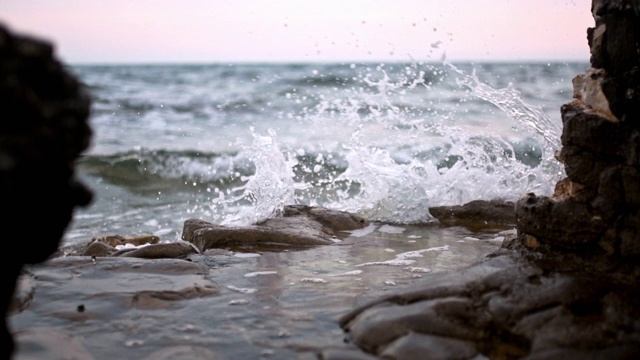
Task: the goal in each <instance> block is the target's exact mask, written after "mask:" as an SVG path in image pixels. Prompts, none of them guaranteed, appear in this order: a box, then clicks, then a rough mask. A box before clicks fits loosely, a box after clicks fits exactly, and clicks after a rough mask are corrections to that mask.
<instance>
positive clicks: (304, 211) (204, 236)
mask: <svg viewBox="0 0 640 360" xmlns="http://www.w3.org/2000/svg"><path fill="white" fill-rule="evenodd" d="M367 225H368V223H367V221H366V220H364V219H363V218H361V217H359V216H357V215H354V214H350V213H347V212H343V211H336V210H330V209H324V208H317V207H310V206H303V205H291V206H286V207H285V209H284V212H283V216H282V217H277V218H272V219H268V220H266V221H264V222H261V223H259V224H256V225H248V226H224V225H215V224H212V223H209V222H206V221H204V220H198V219H189V220H187V221H185V223H184V229H183V232H182V238H183V239H184V240H186V241H188V242H190V243H192V244H194V245H195V246H196V247H197V248H198V249H199V250H200V251H201V252H204V251H205V250H207V249H212V248H224V247H243V246H282V247H311V246H318V245H331V244H335V243H336V242H340V241H341V240H340V238H339V236H344V234H341V231H346V230H355V229H360V228H363V227H365V226H367Z"/></svg>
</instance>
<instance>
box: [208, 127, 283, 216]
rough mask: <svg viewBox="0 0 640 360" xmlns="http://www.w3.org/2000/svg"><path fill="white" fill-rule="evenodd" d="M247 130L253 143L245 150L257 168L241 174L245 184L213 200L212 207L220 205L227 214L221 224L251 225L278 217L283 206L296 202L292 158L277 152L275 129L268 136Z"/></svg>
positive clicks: (251, 129)
mask: <svg viewBox="0 0 640 360" xmlns="http://www.w3.org/2000/svg"><path fill="white" fill-rule="evenodd" d="M250 131H251V134H252V136H253V144H252V146H251V147H250V148H248V149H247V151H248V153H249V159H250V160H251V161H253V163H254V165H255V169H256V171H255V174H253V175H251V176H247V177H243V178H242V180H243V181H245V183H244V185H241V186H238V187H235V188H233V189H231V190H230V191H229V195H230V196H229V197H228V198H225V197H224V196H223V195H222V193H221V194H220V197H219V198H217V199H215V200H214V207H215V206H222V208H223V209H225V210H226V212H227V213H228V216H227V217H226V218H225V219H224V221H223V223H224V224H254V223H258V222H260V221H263V220H266V219H268V218H272V217H276V216H280V215H281V214H282V211H283V209H284V206H285V205H288V204H293V203H294V201H295V200H294V191H295V186H294V183H293V172H292V170H291V169H292V167H293V166H295V160H294V161H288V160H287V159H286V158H285V155H284V154H283V153H282V152H281V151H280V149H279V148H278V146H277V144H276V132H275V130H273V129H269V131H268V133H269V135H259V134H256V133H255V129H254V128H253V127H251V128H250ZM236 194H237V195H236ZM243 205H244V206H243ZM247 205H249V206H247Z"/></svg>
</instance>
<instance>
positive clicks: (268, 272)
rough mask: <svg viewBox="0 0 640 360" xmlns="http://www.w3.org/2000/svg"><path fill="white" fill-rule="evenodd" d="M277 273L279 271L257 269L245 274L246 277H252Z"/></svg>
mask: <svg viewBox="0 0 640 360" xmlns="http://www.w3.org/2000/svg"><path fill="white" fill-rule="evenodd" d="M277 274H278V272H277V271H255V272H250V273H246V274H244V277H247V278H250V277H256V276H263V275H277Z"/></svg>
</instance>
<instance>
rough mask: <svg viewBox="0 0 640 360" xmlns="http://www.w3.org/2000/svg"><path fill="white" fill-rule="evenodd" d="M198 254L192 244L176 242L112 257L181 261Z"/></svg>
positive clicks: (148, 246)
mask: <svg viewBox="0 0 640 360" xmlns="http://www.w3.org/2000/svg"><path fill="white" fill-rule="evenodd" d="M198 253H199V252H198V249H196V248H195V247H194V246H193V244H191V243H188V242H186V241H176V242H172V243H163V244H153V245H147V246H143V247H140V248H137V249H133V250H131V251H126V252H124V253H120V254H116V253H114V254H113V256H121V257H135V258H142V259H183V258H186V257H187V256H189V255H192V254H198Z"/></svg>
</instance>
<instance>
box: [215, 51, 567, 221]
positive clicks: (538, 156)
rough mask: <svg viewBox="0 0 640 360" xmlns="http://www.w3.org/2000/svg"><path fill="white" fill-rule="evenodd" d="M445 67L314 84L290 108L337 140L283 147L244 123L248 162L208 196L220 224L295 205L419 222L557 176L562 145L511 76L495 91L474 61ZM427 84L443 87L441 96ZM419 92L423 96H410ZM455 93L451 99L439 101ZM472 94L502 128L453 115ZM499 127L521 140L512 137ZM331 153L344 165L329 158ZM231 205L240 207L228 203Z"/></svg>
mask: <svg viewBox="0 0 640 360" xmlns="http://www.w3.org/2000/svg"><path fill="white" fill-rule="evenodd" d="M445 65H448V68H449V69H450V71H448V72H447V71H445V70H444V68H442V67H434V66H433V65H424V66H425V69H420V68H419V66H418V65H415V64H414V65H413V66H410V67H406V68H405V69H404V70H405V71H403V72H402V74H404V75H403V76H399V77H398V76H396V77H393V78H392V77H391V76H389V74H388V73H387V72H386V70H385V69H384V67H383V66H378V67H376V68H375V69H369V70H368V73H367V74H365V75H361V76H360V77H359V78H358V79H357V80H358V81H357V82H358V83H359V84H361V86H360V87H354V86H351V87H349V88H344V89H342V88H340V89H339V88H335V89H334V93H333V94H332V95H331V96H329V95H328V94H321V95H320V101H319V102H318V103H317V105H316V106H315V107H311V108H304V109H303V110H302V113H301V114H295V115H292V116H291V118H293V119H296V121H299V122H303V123H305V125H307V126H308V129H309V133H313V132H315V131H317V132H323V131H325V132H333V133H335V135H336V136H335V139H336V142H337V144H338V147H337V148H333V149H331V148H322V146H323V145H322V144H321V145H320V146H321V147H320V149H316V150H315V151H313V150H309V149H305V148H304V147H302V148H301V147H300V142H299V141H298V142H294V144H295V145H293V146H295V147H294V148H293V150H291V149H290V150H285V151H281V150H280V149H279V145H278V144H277V143H276V134H275V131H273V130H269V135H267V136H261V135H258V134H256V133H255V131H254V129H253V128H252V129H251V133H252V136H253V139H254V141H253V146H252V147H251V148H250V149H248V151H249V153H250V155H249V158H250V159H251V161H253V163H254V164H255V168H256V172H255V174H254V175H250V176H247V177H243V181H246V183H245V184H244V185H242V186H239V187H235V188H233V189H231V191H228V192H227V194H223V193H222V192H221V193H220V197H219V198H218V199H216V200H215V201H214V203H215V204H216V205H217V206H220V205H222V206H223V207H224V209H223V211H222V212H223V213H224V216H225V218H224V220H223V223H227V224H237V223H245V224H246V223H256V222H259V221H261V220H264V219H266V218H269V217H274V216H279V215H280V214H281V213H282V210H283V207H284V206H285V205H288V204H294V203H304V204H310V205H318V206H325V207H329V208H334V209H338V210H345V211H350V212H354V213H358V214H360V215H362V216H364V217H366V218H368V219H369V220H376V221H382V222H389V223H403V224H408V223H428V222H430V221H434V219H433V217H432V216H431V215H430V214H429V211H428V208H429V206H436V205H455V204H463V203H465V202H468V201H471V200H477V199H484V200H490V199H505V200H515V199H516V198H518V197H520V196H521V195H522V194H524V193H526V192H530V191H535V192H537V193H542V194H548V193H551V191H552V187H553V184H555V182H557V181H558V180H559V179H560V178H561V177H562V175H563V170H562V167H561V165H560V164H559V163H558V162H556V161H555V159H554V157H553V153H554V151H555V150H556V149H557V148H559V145H560V144H559V133H560V129H559V126H558V125H557V124H556V123H555V122H554V121H552V120H551V119H550V118H549V117H548V116H547V115H546V114H545V113H544V112H543V111H542V110H541V109H540V108H539V107H536V106H533V105H530V104H527V103H526V102H525V101H523V100H522V98H521V96H520V93H519V92H518V91H517V90H516V89H515V87H514V86H513V85H511V84H510V85H509V86H508V87H506V88H504V89H495V88H493V87H491V86H489V85H487V84H485V83H483V82H481V81H480V80H479V79H478V77H477V76H476V73H475V70H473V72H472V73H471V74H467V73H465V72H463V71H462V70H460V69H458V68H456V67H455V66H453V65H451V64H448V63H445ZM396 75H397V74H396ZM447 76H448V77H449V78H448V80H449V82H448V83H447V82H446V80H447V79H446V77H447ZM354 81H355V80H354ZM438 82H439V83H441V85H440V86H435V85H434V84H435V83H438ZM352 84H353V83H352ZM436 91H448V92H449V93H448V94H447V95H445V96H438V94H437V93H436ZM452 94H455V96H452ZM418 96H419V98H420V99H424V101H423V102H419V103H416V102H415V99H417V98H418ZM405 97H407V99H406V100H404V99H405ZM456 97H457V98H458V101H457V102H456V103H455V104H449V105H446V106H445V104H442V103H439V101H441V99H447V100H446V101H450V99H451V98H456ZM477 99H481V100H482V101H485V102H486V103H487V104H492V105H494V106H496V107H497V108H498V109H500V110H501V111H502V112H503V113H504V114H506V115H507V116H508V118H509V119H510V120H507V121H508V122H509V123H507V122H505V120H503V119H502V120H492V119H487V118H484V121H487V122H491V121H495V122H496V123H495V124H484V125H485V127H489V125H491V126H493V127H494V128H496V129H501V130H502V131H494V132H491V131H485V132H477V131H473V130H469V128H468V126H466V125H465V124H459V123H457V120H458V119H459V116H458V114H457V112H458V111H461V110H460V105H461V104H464V102H469V101H477ZM442 101H445V100H442ZM403 103H404V105H402V104H403ZM434 109H436V110H434ZM466 118H467V119H468V118H469V116H468V115H467V117H466ZM496 118H498V117H497V116H496ZM505 128H511V129H513V132H515V133H517V134H518V135H519V136H520V137H522V138H523V139H524V140H522V141H521V142H520V143H518V142H516V141H515V140H514V139H513V138H509V137H508V136H506V135H505V134H506V133H508V132H507V131H505ZM349 133H350V136H349V138H348V139H343V138H342V136H343V134H349ZM308 145H309V147H310V146H311V144H308ZM324 146H327V145H326V144H324ZM284 148H285V149H286V148H287V144H286V143H285V145H284ZM523 149H524V150H523ZM288 154H292V155H291V156H289V155H288ZM531 154H532V155H531ZM527 156H528V157H529V158H527ZM329 159H332V161H329ZM532 159H533V160H532ZM340 161H342V162H344V164H345V165H344V166H343V167H340V166H338V165H336V162H340ZM296 171H297V172H298V173H296ZM301 172H302V173H301ZM230 204H232V205H233V206H237V208H238V209H239V210H237V211H235V212H233V211H229V210H230ZM242 205H249V207H247V206H245V207H244V208H243V207H242Z"/></svg>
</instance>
